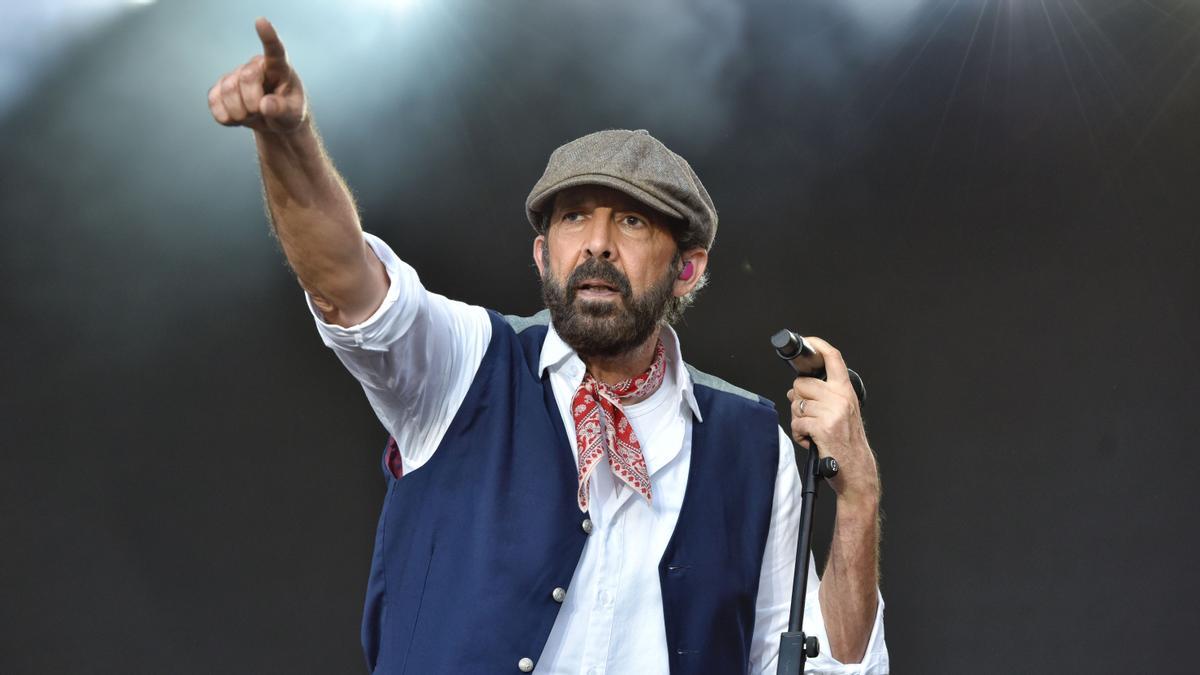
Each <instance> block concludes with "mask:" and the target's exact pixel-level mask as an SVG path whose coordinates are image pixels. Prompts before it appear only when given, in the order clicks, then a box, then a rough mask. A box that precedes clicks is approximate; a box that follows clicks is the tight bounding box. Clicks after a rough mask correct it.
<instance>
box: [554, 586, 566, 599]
mask: <svg viewBox="0 0 1200 675" xmlns="http://www.w3.org/2000/svg"><path fill="white" fill-rule="evenodd" d="M550 597H552V598H554V601H555V602H562V601H563V600H566V599H567V589H565V588H563V587H562V586H559V587H558V588H555V589H554V590H553V591H550Z"/></svg>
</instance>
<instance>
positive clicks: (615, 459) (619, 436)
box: [571, 340, 667, 511]
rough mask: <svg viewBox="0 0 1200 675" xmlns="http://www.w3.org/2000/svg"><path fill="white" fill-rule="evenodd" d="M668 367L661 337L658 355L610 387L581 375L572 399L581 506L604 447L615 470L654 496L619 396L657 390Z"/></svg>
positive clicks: (585, 505)
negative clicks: (639, 372) (638, 370)
mask: <svg viewBox="0 0 1200 675" xmlns="http://www.w3.org/2000/svg"><path fill="white" fill-rule="evenodd" d="M666 370H667V369H666V356H665V355H664V351H663V343H662V340H659V341H658V344H657V345H655V347H654V361H653V362H652V363H651V364H650V367H649V368H647V369H646V372H644V373H642V374H641V375H638V376H637V377H634V378H630V379H628V380H623V381H621V382H618V383H616V384H614V385H612V386H611V387H610V386H609V385H607V384H604V383H603V382H600V381H599V380H597V379H596V378H594V377H592V374H591V373H587V374H585V375H584V376H583V382H582V383H580V385H579V389H578V390H576V392H575V399H574V401H573V402H572V404H571V413H572V415H573V416H574V417H575V439H576V441H577V444H578V446H579V495H578V496H579V510H580V511H587V509H588V481H589V480H590V477H591V475H592V469H595V468H596V465H597V464H599V463H600V458H601V457H602V456H604V454H605V451H607V453H608V465H609V466H610V467H611V468H612V472H613V475H614V476H616V477H617V478H619V479H620V480H622V481H624V482H625V484H626V485H628V486H629V487H631V488H633V489H634V490H635V491H636V492H638V493H639V494H641V495H642V496H643V497H645V498H646V501H650V472H649V471H648V470H647V469H646V460H645V458H644V457H642V446H641V444H639V443H638V440H637V436H635V435H634V433H633V426H631V425H630V424H629V418H627V417H626V416H625V411H624V410H622V409H621V399H629V398H645V397H647V396H649V395H651V394H653V393H654V392H656V391H658V388H659V386H660V385H662V381H663V376H664V375H665V374H666Z"/></svg>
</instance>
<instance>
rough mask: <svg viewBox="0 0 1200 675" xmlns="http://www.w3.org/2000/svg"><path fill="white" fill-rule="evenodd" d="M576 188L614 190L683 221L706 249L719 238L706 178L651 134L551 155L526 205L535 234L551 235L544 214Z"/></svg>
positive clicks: (591, 142) (594, 139)
mask: <svg viewBox="0 0 1200 675" xmlns="http://www.w3.org/2000/svg"><path fill="white" fill-rule="evenodd" d="M576 185H604V186H607V187H611V188H613V189H616V190H620V191H621V192H624V193H625V194H627V195H629V196H630V197H633V198H634V199H637V200H638V201H641V202H643V203H645V204H648V205H650V206H652V207H654V208H655V209H658V210H659V211H662V212H663V213H665V214H667V215H669V216H673V217H675V218H679V219H680V220H682V221H684V222H686V223H687V225H688V227H689V228H690V229H691V230H692V232H693V233H694V234H696V235H697V239H699V240H700V241H701V242H702V243H703V244H704V247H705V248H709V247H711V246H712V243H713V239H714V238H715V237H716V236H717V208H716V207H715V206H714V205H713V202H712V198H711V197H709V196H708V191H707V190H705V189H704V185H702V184H701V183H700V177H699V176H697V175H696V172H695V171H692V167H691V166H689V165H688V163H687V161H686V160H684V159H683V158H682V157H680V156H679V155H677V154H675V153H673V152H671V151H670V150H669V149H667V146H665V145H663V144H662V143H661V142H660V141H659V140H658V139H657V138H655V137H653V136H651V135H650V133H649V132H647V131H646V130H645V129H639V130H637V131H628V130H626V129H610V130H608V131H597V132H595V133H592V134H588V135H587V136H584V137H583V138H577V139H575V140H573V141H571V142H570V143H567V144H566V145H563V146H561V147H559V148H558V149H557V150H555V151H554V152H553V153H551V155H550V162H549V163H548V164H547V165H546V171H545V173H543V174H542V178H541V180H539V181H538V182H537V185H534V186H533V190H532V191H531V192H530V193H529V197H528V198H527V199H526V200H525V212H526V216H528V218H529V223H530V224H531V225H533V229H534V230H537V232H538V233H539V234H545V233H544V232H543V231H542V219H541V216H540V215H539V214H540V213H541V210H542V207H543V206H544V205H545V204H546V201H547V200H548V199H550V197H552V196H553V195H554V193H556V192H558V191H559V190H563V189H566V188H569V187H574V186H576Z"/></svg>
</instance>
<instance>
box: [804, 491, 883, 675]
mask: <svg viewBox="0 0 1200 675" xmlns="http://www.w3.org/2000/svg"><path fill="white" fill-rule="evenodd" d="M878 586H879V500H878V498H877V497H870V498H862V499H858V500H856V501H854V502H853V503H851V502H849V501H843V500H842V499H839V500H838V505H837V516H836V517H835V520H834V529H833V543H832V545H831V546H830V549H829V560H828V561H827V562H826V565H825V573H824V575H822V578H821V587H820V591H819V593H820V602H821V612H822V614H823V615H824V619H825V630H826V633H827V635H828V636H829V643H830V644H829V650H830V653H831V654H832V655H833V657H834V658H835V659H837V660H838V661H841V662H842V663H858V662H860V661H862V659H863V657H864V655H865V654H866V650H867V642H868V641H869V640H870V637H871V628H872V626H873V625H874V624H875V615H876V610H877V609H878V607H877V595H876V593H877V590H876V589H877V588H878Z"/></svg>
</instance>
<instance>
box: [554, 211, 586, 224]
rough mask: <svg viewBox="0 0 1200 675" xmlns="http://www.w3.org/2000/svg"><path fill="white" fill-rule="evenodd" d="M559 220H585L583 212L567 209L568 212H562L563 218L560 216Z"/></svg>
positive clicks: (569, 221)
mask: <svg viewBox="0 0 1200 675" xmlns="http://www.w3.org/2000/svg"><path fill="white" fill-rule="evenodd" d="M558 220H559V222H563V223H578V222H579V221H581V220H583V212H582V211H567V212H566V213H564V214H562V218H559V219H558Z"/></svg>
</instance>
